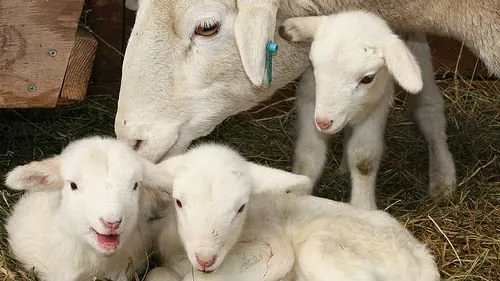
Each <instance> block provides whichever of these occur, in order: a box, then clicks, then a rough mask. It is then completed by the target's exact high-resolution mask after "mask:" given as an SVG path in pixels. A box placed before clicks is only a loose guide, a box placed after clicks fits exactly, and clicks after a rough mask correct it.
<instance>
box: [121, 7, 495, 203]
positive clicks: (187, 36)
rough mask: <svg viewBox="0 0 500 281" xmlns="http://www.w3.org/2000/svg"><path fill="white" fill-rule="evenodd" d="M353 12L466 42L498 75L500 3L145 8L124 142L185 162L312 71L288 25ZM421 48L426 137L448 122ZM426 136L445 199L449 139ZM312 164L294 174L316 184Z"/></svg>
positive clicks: (124, 91)
mask: <svg viewBox="0 0 500 281" xmlns="http://www.w3.org/2000/svg"><path fill="white" fill-rule="evenodd" d="M129 6H130V5H129ZM346 9H365V10H368V11H373V12H376V13H378V14H380V15H381V16H382V17H383V18H384V19H386V20H387V21H388V22H389V23H390V25H391V26H393V27H394V28H396V29H397V30H398V31H399V32H430V33H436V34H442V35H451V36H453V37H455V38H457V39H459V40H463V41H464V42H465V43H466V44H467V45H468V46H469V47H471V48H472V49H473V50H474V51H475V52H476V54H478V55H479V56H480V57H481V58H482V59H483V60H484V61H485V62H486V63H487V65H489V67H490V69H492V70H493V71H494V72H495V73H496V74H500V57H499V56H500V43H499V41H498V38H500V21H498V18H500V14H499V13H500V2H499V1H494V0H487V1H456V0H443V1H433V0H425V1H413V0H391V1H380V0H363V1H360V0H339V1H326V0H290V1H286V0H281V1H277V0H257V1H248V0H238V1H233V0H209V1H206V0H189V1H176V0H141V1H139V9H138V11H137V18H136V21H135V25H134V27H133V30H132V34H131V37H130V39H129V41H128V45H127V50H126V52H125V58H124V62H123V76H122V84H121V89H120V98H119V101H118V111H117V115H116V120H115V131H116V134H117V136H118V138H120V139H123V140H126V141H127V142H128V143H129V144H130V145H132V146H137V147H138V151H139V152H140V153H141V154H142V155H144V156H146V157H147V158H149V159H150V160H152V161H158V160H160V159H162V158H164V157H167V156H169V155H176V154H179V153H182V152H184V151H185V149H186V148H187V147H188V146H189V144H190V143H191V142H192V141H193V140H194V139H197V138H199V137H201V136H204V135H207V134H209V133H210V132H211V131H212V130H213V128H214V127H215V126H217V125H218V124H219V123H220V122H222V121H223V120H224V119H225V118H227V117H229V116H231V115H234V114H236V113H238V112H241V111H244V110H247V109H249V108H251V107H253V106H254V105H255V104H257V103H258V102H260V101H262V100H264V99H267V98H268V97H270V96H271V95H272V94H273V93H274V92H275V91H276V90H277V89H279V88H281V87H283V86H284V85H286V84H288V83H289V82H291V81H293V80H294V79H296V78H298V77H299V76H300V75H301V74H302V73H303V72H304V70H305V69H306V68H307V67H308V66H309V65H310V62H309V60H308V53H309V51H308V47H309V46H308V44H290V43H287V42H286V41H285V40H282V39H281V38H279V36H276V35H277V34H276V28H275V27H276V26H277V25H279V24H280V23H281V22H283V21H284V20H285V19H287V18H290V17H297V16H312V15H322V14H323V15H324V14H332V13H335V12H338V11H341V10H346ZM449 11H453V13H450V12H449ZM273 38H274V39H275V40H276V41H277V42H278V45H279V51H278V53H277V55H276V56H275V57H274V61H273V81H272V83H271V86H270V87H264V86H263V85H262V81H263V79H264V74H265V45H266V43H267V42H268V40H271V39H273ZM415 41H416V44H415V46H417V47H420V49H421V50H420V51H419V52H417V53H418V54H421V53H423V54H424V56H421V55H418V60H419V61H420V63H421V64H425V65H429V68H423V70H424V72H425V73H424V90H423V91H422V93H421V94H420V95H418V96H416V100H417V102H416V103H415V107H414V114H415V116H416V120H417V122H418V123H419V125H420V126H421V127H422V124H426V123H432V122H433V121H432V120H433V118H434V117H435V116H436V115H439V114H443V113H442V110H440V111H438V112H436V113H434V114H427V113H428V112H430V111H432V110H433V109H435V108H436V107H435V106H433V105H430V104H429V102H432V101H435V100H439V99H441V97H439V98H433V97H432V96H440V93H439V92H438V88H437V86H436V84H435V81H434V77H433V75H432V67H430V66H431V65H432V64H431V61H430V54H429V52H428V49H427V42H426V40H425V37H422V38H421V39H418V40H415ZM313 83H314V82H312V81H309V82H308V80H307V78H304V79H303V80H302V82H301V84H302V85H301V87H299V90H298V92H297V95H306V94H308V93H310V92H312V91H314V90H313V89H311V87H310V85H313ZM297 102H300V101H299V100H298V101H297ZM300 116H302V115H300ZM300 116H299V119H300V118H302V117H300ZM440 118H441V117H440ZM442 118H444V117H442ZM306 119H307V118H306ZM299 122H301V121H300V120H299ZM421 131H423V134H424V135H425V138H426V140H427V142H428V146H429V151H430V157H429V161H430V166H431V167H434V169H435V170H437V171H438V172H431V173H430V186H436V187H437V188H436V189H437V190H439V192H442V193H445V194H446V193H448V189H449V186H452V185H453V183H454V182H455V175H454V170H446V168H447V167H448V166H449V165H441V163H452V164H453V159H452V156H451V154H450V152H449V151H448V148H447V147H446V146H445V145H444V144H443V143H442V142H441V140H442V138H441V136H446V133H445V130H444V128H443V127H442V126H435V127H433V128H431V130H428V131H426V130H421ZM300 146H301V145H297V147H300ZM303 158H306V159H303ZM306 160H307V157H303V155H300V151H298V152H297V153H296V156H295V160H294V162H295V165H294V166H295V167H301V168H302V170H295V171H296V172H299V173H301V174H305V175H309V176H311V174H312V173H313V171H314V167H310V166H309V165H308V163H307V162H306ZM434 174H439V175H442V177H434V176H433V175H434ZM449 179H451V180H449ZM441 187H442V188H441Z"/></svg>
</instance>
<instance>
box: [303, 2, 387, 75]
mask: <svg viewBox="0 0 500 281" xmlns="http://www.w3.org/2000/svg"><path fill="white" fill-rule="evenodd" d="M393 36H394V35H393V33H392V31H391V30H390V28H389V27H388V26H387V25H386V23H385V22H384V21H383V20H382V19H380V18H378V17H375V16H374V15H371V14H365V13H361V12H355V13H345V14H341V15H339V16H333V17H329V18H327V19H326V20H324V21H322V23H321V25H320V27H319V30H318V33H317V36H316V37H315V40H314V42H313V46H312V48H311V59H312V60H313V62H315V61H316V62H321V61H325V60H329V61H330V63H335V64H342V67H349V66H350V67H351V68H359V66H358V65H357V64H370V63H373V64H377V61H379V60H380V59H381V58H382V55H383V54H382V49H383V47H384V45H385V44H386V43H387V42H388V41H389V40H391V39H392V38H393Z"/></svg>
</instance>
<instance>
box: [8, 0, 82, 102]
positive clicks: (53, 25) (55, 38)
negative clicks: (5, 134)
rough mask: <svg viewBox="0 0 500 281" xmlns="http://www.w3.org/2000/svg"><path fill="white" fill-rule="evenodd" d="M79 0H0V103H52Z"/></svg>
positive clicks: (70, 43)
mask: <svg viewBox="0 0 500 281" xmlns="http://www.w3.org/2000/svg"><path fill="white" fill-rule="evenodd" d="M82 7H83V0H57V1H51V2H50V3H48V2H46V1H19V0H17V1H0V107H16V108H20V107H54V106H55V105H56V102H57V99H58V96H59V93H60V90H61V86H62V81H63V79H64V73H65V71H66V65H67V63H68V59H69V55H70V52H71V49H72V48H73V44H74V40H75V33H76V28H77V25H78V21H79V18H80V14H81V11H82Z"/></svg>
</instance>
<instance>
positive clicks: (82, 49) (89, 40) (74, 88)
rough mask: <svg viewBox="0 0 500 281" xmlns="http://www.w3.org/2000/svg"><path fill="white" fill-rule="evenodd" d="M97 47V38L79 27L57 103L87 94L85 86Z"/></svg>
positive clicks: (80, 98) (81, 98)
mask: <svg viewBox="0 0 500 281" xmlns="http://www.w3.org/2000/svg"><path fill="white" fill-rule="evenodd" d="M96 49H97V40H96V39H95V38H94V36H92V34H90V33H89V32H87V31H85V30H82V29H79V30H78V32H77V34H76V40H75V45H74V47H73V50H72V51H71V55H70V57H69V62H68V67H67V68H66V76H65V77H64V82H63V87H62V90H61V96H60V99H59V101H58V103H63V102H65V101H64V100H70V101H81V100H83V99H84V98H85V95H86V94H87V86H88V83H89V78H90V74H91V73H92V65H93V62H94V58H95V53H96Z"/></svg>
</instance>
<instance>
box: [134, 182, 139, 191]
mask: <svg viewBox="0 0 500 281" xmlns="http://www.w3.org/2000/svg"><path fill="white" fill-rule="evenodd" d="M138 186H139V183H138V182H136V183H134V188H133V189H134V190H136V189H137V187H138Z"/></svg>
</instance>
